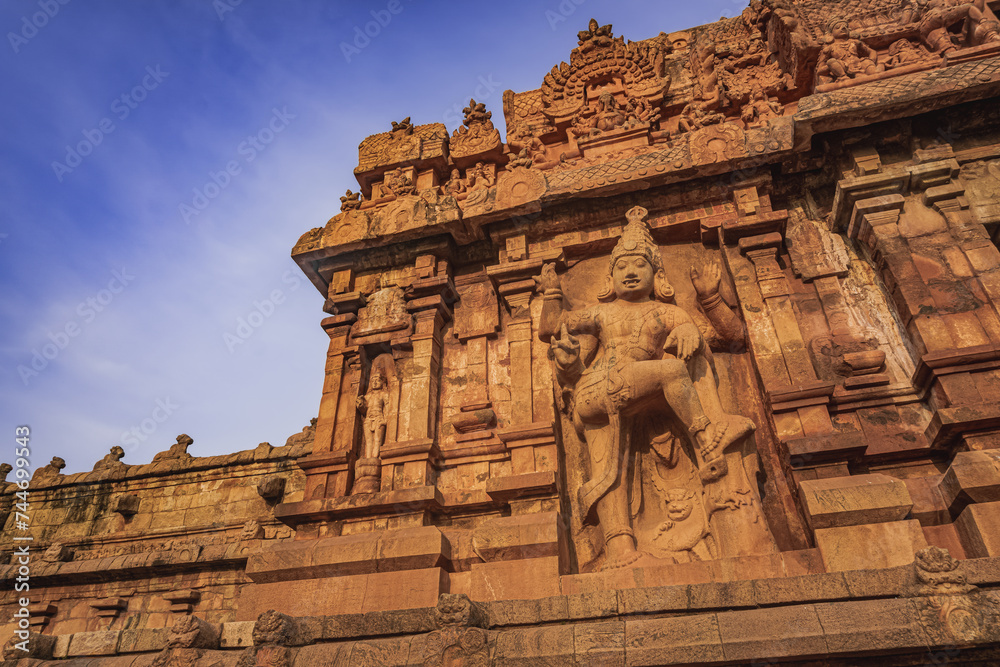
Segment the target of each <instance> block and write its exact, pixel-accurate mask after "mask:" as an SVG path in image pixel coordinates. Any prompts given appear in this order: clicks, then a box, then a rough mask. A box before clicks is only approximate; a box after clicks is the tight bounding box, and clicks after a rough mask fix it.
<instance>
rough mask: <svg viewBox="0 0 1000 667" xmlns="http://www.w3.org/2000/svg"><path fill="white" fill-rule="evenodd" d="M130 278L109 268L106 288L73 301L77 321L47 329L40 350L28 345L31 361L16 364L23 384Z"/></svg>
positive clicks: (89, 321) (51, 358)
mask: <svg viewBox="0 0 1000 667" xmlns="http://www.w3.org/2000/svg"><path fill="white" fill-rule="evenodd" d="M133 280H135V276H134V275H132V274H131V273H129V272H128V270H127V269H125V267H122V268H121V270H118V271H112V272H111V280H109V281H108V284H107V287H105V288H103V289H100V290H98V291H97V293H96V294H94V295H93V296H89V297H87V298H86V299H84V300H83V301H81V302H80V303H78V304H77V306H76V310H75V312H76V314H77V315H78V316H79V320H77V319H72V320H70V321H69V322H67V323H66V324H64V325H63V326H62V327H60V328H58V329H56V331H55V332H53V331H52V330H51V329H50V330H49V331H48V332H47V333H48V339H49V342H48V343H45V344H44V345H42V347H41V349H40V350H39V349H38V348H31V361H29V362H28V363H27V364H19V365H18V367H17V374H18V375H20V376H21V382H23V383H24V386H26V387H27V386H28V383H29V382H30V381H31V379H32V378H34V377H38V376H39V375H41V373H42V371H44V370H45V369H46V368H48V367H49V363H51V362H53V361H55V360H56V358H57V357H58V356H59V355H60V354H61V353H62V351H63V350H65V349H66V348H67V347H69V344H70V341H71V340H72V339H74V338H76V337H77V336H79V335H80V334H81V333H83V330H84V328H85V327H86V326H87V325H88V324H90V323H91V322H93V321H94V320H96V319H97V316H98V315H99V314H100V313H102V312H104V311H105V310H106V309H107V307H108V306H109V305H111V302H112V301H114V300H115V298H116V297H117V295H119V294H121V293H122V292H123V291H124V290H125V288H126V287H127V286H128V285H129V283H131V282H132V281H133Z"/></svg>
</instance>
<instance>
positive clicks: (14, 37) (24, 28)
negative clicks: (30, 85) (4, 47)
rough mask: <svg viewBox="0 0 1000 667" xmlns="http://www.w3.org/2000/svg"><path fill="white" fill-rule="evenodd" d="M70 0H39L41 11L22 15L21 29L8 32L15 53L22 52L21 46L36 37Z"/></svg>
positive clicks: (8, 38) (8, 39)
mask: <svg viewBox="0 0 1000 667" xmlns="http://www.w3.org/2000/svg"><path fill="white" fill-rule="evenodd" d="M69 2H70V0H38V8H39V9H41V11H39V12H35V13H34V14H32V15H31V16H30V17H29V16H28V15H27V14H25V15H24V16H22V17H21V29H20V30H19V31H17V32H8V33H7V41H8V42H10V48H12V49H14V53H20V52H21V47H22V46H24V45H25V44H27V43H28V42H29V41H31V40H32V39H34V37H35V35H37V34H38V31H39V30H41V29H42V28H44V27H45V26H47V25H48V24H49V21H51V20H52V19H54V18H55V17H56V14H58V13H59V11H60V10H61V9H62V7H63V5H68V4H69Z"/></svg>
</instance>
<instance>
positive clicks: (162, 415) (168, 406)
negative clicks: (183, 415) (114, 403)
mask: <svg viewBox="0 0 1000 667" xmlns="http://www.w3.org/2000/svg"><path fill="white" fill-rule="evenodd" d="M180 409H181V406H180V405H178V404H177V403H174V402H173V401H172V400H170V397H169V396H167V397H166V398H158V399H156V407H154V408H153V411H152V412H150V413H149V416H148V417H146V418H144V419H142V420H141V421H140V422H139V423H138V424H137V425H135V426H133V427H132V428H130V429H129V430H127V431H125V432H124V433H122V436H121V445H122V447H123V448H125V451H126V452H134V451H135V450H136V449H138V447H139V445H141V444H142V443H144V442H146V441H147V440H149V438H150V436H151V435H153V434H154V433H156V432H157V431H158V430H160V426H162V425H163V424H164V423H166V422H167V421H168V420H169V419H170V418H171V417H172V416H173V415H174V413H175V412H177V411H178V410H180Z"/></svg>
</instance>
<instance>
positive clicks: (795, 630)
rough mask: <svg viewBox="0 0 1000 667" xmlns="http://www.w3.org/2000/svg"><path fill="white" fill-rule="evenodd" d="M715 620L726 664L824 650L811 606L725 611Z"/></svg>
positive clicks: (824, 651)
mask: <svg viewBox="0 0 1000 667" xmlns="http://www.w3.org/2000/svg"><path fill="white" fill-rule="evenodd" d="M716 618H717V619H718V624H719V635H720V637H721V638H722V649H723V652H724V654H725V658H726V660H734V661H735V660H740V661H747V662H752V661H754V660H767V659H772V658H782V657H785V656H789V655H822V654H824V653H826V650H827V645H826V640H825V638H824V636H823V626H822V624H821V623H820V620H819V617H818V615H817V613H816V607H815V606H814V605H800V606H792V607H773V608H769V609H756V610H747V611H728V612H721V613H719V614H718V615H717V616H716Z"/></svg>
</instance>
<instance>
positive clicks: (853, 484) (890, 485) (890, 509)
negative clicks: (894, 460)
mask: <svg viewBox="0 0 1000 667" xmlns="http://www.w3.org/2000/svg"><path fill="white" fill-rule="evenodd" d="M799 491H800V497H801V500H802V505H803V508H804V509H805V513H806V517H807V519H808V521H809V525H810V526H811V527H812V528H813V529H814V530H815V529H819V528H833V527H838V526H841V527H842V526H857V525H861V524H868V523H884V522H887V521H899V520H901V519H903V518H904V517H906V515H907V514H908V513H909V512H910V509H911V508H912V507H913V501H912V500H911V499H910V493H909V491H908V490H907V488H906V484H905V483H904V482H903V481H902V480H899V479H895V478H892V477H889V476H887V475H880V474H872V475H852V476H851V477H832V478H828V479H816V480H804V481H802V482H800V483H799Z"/></svg>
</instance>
